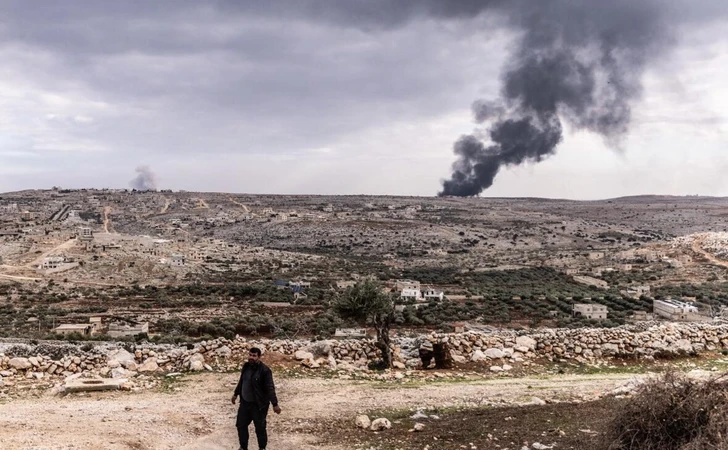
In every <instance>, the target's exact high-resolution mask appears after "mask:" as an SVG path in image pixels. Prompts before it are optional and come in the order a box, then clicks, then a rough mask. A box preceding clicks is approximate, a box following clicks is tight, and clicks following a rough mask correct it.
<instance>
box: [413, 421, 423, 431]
mask: <svg viewBox="0 0 728 450" xmlns="http://www.w3.org/2000/svg"><path fill="white" fill-rule="evenodd" d="M424 429H425V424H424V423H419V422H417V423H415V426H414V430H415V431H422V430H424Z"/></svg>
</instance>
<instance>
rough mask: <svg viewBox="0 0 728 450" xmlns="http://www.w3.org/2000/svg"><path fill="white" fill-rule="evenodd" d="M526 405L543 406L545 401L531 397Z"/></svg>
mask: <svg viewBox="0 0 728 450" xmlns="http://www.w3.org/2000/svg"><path fill="white" fill-rule="evenodd" d="M526 404H527V405H545V404H546V401H545V400H543V399H540V398H538V397H531V400H529V401H528V403H526Z"/></svg>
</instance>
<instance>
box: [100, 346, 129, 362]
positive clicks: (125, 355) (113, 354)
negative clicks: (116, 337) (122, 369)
mask: <svg viewBox="0 0 728 450" xmlns="http://www.w3.org/2000/svg"><path fill="white" fill-rule="evenodd" d="M106 358H107V363H108V361H118V362H119V363H120V364H123V362H125V361H128V362H135V360H134V355H132V354H131V353H129V352H127V351H126V350H124V349H123V348H118V349H116V350H112V351H110V352H109V353H107V354H106Z"/></svg>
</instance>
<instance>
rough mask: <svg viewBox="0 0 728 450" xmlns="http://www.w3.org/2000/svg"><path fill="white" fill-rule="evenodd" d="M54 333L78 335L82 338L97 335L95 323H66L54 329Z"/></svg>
mask: <svg viewBox="0 0 728 450" xmlns="http://www.w3.org/2000/svg"><path fill="white" fill-rule="evenodd" d="M53 332H54V333H57V334H71V333H78V334H80V335H81V336H92V335H94V334H96V324H95V323H65V324H63V325H59V326H57V327H55V328H54V329H53Z"/></svg>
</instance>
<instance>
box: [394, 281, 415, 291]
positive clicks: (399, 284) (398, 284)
mask: <svg viewBox="0 0 728 450" xmlns="http://www.w3.org/2000/svg"><path fill="white" fill-rule="evenodd" d="M394 288H395V289H396V290H398V291H401V290H404V289H417V290H418V291H419V290H420V282H419V281H415V280H394Z"/></svg>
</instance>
